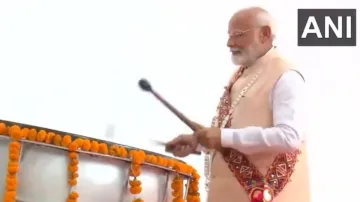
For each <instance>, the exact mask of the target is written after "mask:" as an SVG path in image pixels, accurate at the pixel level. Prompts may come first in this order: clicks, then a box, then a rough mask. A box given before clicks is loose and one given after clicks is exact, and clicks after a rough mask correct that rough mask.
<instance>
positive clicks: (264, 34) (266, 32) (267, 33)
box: [260, 26, 272, 43]
mask: <svg viewBox="0 0 360 202" xmlns="http://www.w3.org/2000/svg"><path fill="white" fill-rule="evenodd" d="M271 31H272V30H271V28H270V27H269V26H263V27H261V30H260V36H261V42H262V43H264V42H265V41H267V40H269V39H270V38H271Z"/></svg>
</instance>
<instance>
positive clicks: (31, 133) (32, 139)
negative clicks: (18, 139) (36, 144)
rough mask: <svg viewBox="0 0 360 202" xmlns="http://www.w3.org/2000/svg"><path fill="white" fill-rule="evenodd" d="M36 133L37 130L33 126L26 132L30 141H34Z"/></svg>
mask: <svg viewBox="0 0 360 202" xmlns="http://www.w3.org/2000/svg"><path fill="white" fill-rule="evenodd" d="M36 135H37V131H36V130H35V129H34V128H32V129H30V131H29V133H28V137H27V139H28V140H31V141H35V140H36Z"/></svg>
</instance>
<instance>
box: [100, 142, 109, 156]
mask: <svg viewBox="0 0 360 202" xmlns="http://www.w3.org/2000/svg"><path fill="white" fill-rule="evenodd" d="M99 153H101V154H108V153H109V151H108V147H107V145H106V144H105V143H100V144H99Z"/></svg>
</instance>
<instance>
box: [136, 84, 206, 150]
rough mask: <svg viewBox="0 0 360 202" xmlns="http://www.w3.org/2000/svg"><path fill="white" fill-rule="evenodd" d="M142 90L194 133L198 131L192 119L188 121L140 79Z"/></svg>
mask: <svg viewBox="0 0 360 202" xmlns="http://www.w3.org/2000/svg"><path fill="white" fill-rule="evenodd" d="M139 86H140V88H141V89H142V90H143V91H145V92H149V93H151V94H152V95H153V96H154V97H155V98H156V99H157V100H159V101H160V102H161V103H162V104H163V105H165V107H166V108H168V109H169V110H170V111H171V112H172V113H174V114H175V116H177V117H178V118H179V119H180V120H181V121H182V122H184V123H185V124H186V125H187V126H189V128H191V130H193V131H194V132H195V131H197V130H198V127H196V125H194V124H193V123H192V122H191V121H190V119H188V118H187V117H186V116H185V115H184V114H182V113H181V112H180V111H179V110H177V109H176V108H175V107H174V106H172V105H171V104H170V103H169V102H168V101H166V100H165V99H164V98H163V97H161V96H160V95H159V94H158V93H157V92H156V91H155V90H154V89H153V88H152V86H151V84H150V83H149V81H148V80H146V79H140V80H139ZM194 154H198V155H200V154H201V152H195V153H194Z"/></svg>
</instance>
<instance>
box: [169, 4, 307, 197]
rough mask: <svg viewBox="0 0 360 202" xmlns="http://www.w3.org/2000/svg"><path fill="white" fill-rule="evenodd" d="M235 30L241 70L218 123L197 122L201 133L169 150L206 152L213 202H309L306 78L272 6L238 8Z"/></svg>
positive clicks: (232, 43)
mask: <svg viewBox="0 0 360 202" xmlns="http://www.w3.org/2000/svg"><path fill="white" fill-rule="evenodd" d="M228 33H229V39H228V43H227V45H228V47H229V48H230V51H231V54H232V60H233V62H234V64H235V65H237V66H240V67H239V68H238V69H237V70H236V71H235V74H234V75H233V77H232V78H231V79H230V82H229V84H228V86H227V88H226V89H225V92H224V95H223V96H222V98H221V101H220V103H219V106H218V110H217V116H216V117H215V118H214V121H213V125H212V127H210V128H206V127H203V126H201V125H199V124H196V123H194V125H196V126H197V128H198V130H197V131H196V132H195V133H194V134H191V135H180V136H178V137H177V138H175V139H174V140H172V141H170V142H168V143H167V145H166V149H167V151H170V152H172V153H173V154H174V155H175V156H179V157H184V156H187V155H189V154H191V153H192V152H194V151H195V150H202V151H205V152H206V158H205V164H206V165H205V175H206V176H205V177H206V180H207V181H208V187H207V189H208V190H209V192H208V202H221V201H224V202H260V201H261V202H263V201H273V202H274V201H276V202H309V201H310V196H309V187H308V171H307V163H306V153H305V151H304V149H305V145H304V122H305V121H304V115H303V112H304V96H305V94H304V91H305V82H304V80H303V77H302V75H301V74H300V73H299V72H297V71H295V70H293V69H292V66H291V65H290V64H289V63H287V62H286V61H284V60H283V59H282V58H281V57H280V56H279V54H278V53H277V51H276V50H275V49H274V48H273V40H274V38H275V36H276V32H275V27H274V24H273V20H272V18H271V16H270V15H269V13H268V12H267V11H265V10H264V9H261V8H247V9H243V10H240V11H238V12H236V13H235V14H234V15H233V17H232V18H231V20H230V22H229V27H228ZM300 151H301V152H300ZM295 169H296V171H295ZM290 181H292V182H290Z"/></svg>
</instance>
